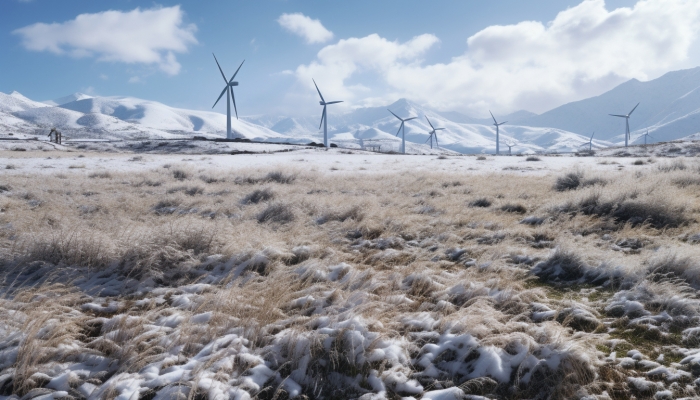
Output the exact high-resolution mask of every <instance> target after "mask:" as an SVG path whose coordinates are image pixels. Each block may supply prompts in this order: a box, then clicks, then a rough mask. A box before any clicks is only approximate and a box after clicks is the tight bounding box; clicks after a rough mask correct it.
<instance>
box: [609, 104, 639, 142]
mask: <svg viewBox="0 0 700 400" xmlns="http://www.w3.org/2000/svg"><path fill="white" fill-rule="evenodd" d="M637 107H639V103H637V105H636V106H634V108H633V109H632V111H630V112H629V114H627V115H619V114H610V116H612V117H620V118H624V119H625V127H626V129H625V147H627V146H629V139H630V115H632V113H633V112H634V110H636V109H637Z"/></svg>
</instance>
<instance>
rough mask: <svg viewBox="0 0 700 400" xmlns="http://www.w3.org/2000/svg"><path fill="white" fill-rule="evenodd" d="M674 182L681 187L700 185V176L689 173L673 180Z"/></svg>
mask: <svg viewBox="0 0 700 400" xmlns="http://www.w3.org/2000/svg"><path fill="white" fill-rule="evenodd" d="M673 184H674V185H676V186H678V187H680V188H687V187H688V186H700V177H698V176H693V175H687V176H683V177H680V178H676V179H674V180H673Z"/></svg>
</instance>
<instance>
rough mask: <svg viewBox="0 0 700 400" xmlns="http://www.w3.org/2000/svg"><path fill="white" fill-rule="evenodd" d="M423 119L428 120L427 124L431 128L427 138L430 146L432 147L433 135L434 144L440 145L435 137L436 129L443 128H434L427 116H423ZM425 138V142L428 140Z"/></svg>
mask: <svg viewBox="0 0 700 400" xmlns="http://www.w3.org/2000/svg"><path fill="white" fill-rule="evenodd" d="M425 119H426V120H428V124H429V125H430V127H431V128H433V130H432V131H430V132H428V140H429V141H430V148H431V149H432V148H433V136H435V146H436V147H440V144H439V143H438V138H437V131H441V130H444V129H445V128H436V127H434V126H433V124H432V123H431V122H430V120H429V119H428V116H427V115H426V116H425ZM428 140H426V142H427V141H428Z"/></svg>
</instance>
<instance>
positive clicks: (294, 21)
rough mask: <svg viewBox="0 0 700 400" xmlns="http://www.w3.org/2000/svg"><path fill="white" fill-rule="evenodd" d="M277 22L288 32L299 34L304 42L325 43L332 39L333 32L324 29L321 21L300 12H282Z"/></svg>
mask: <svg viewBox="0 0 700 400" xmlns="http://www.w3.org/2000/svg"><path fill="white" fill-rule="evenodd" d="M277 23H278V24H280V26H281V27H282V28H284V29H286V30H288V31H289V32H292V33H293V34H295V35H298V36H301V37H303V38H304V39H305V40H306V43H309V44H311V43H325V42H327V41H329V40H331V39H333V32H331V31H329V30H328V29H326V28H325V27H324V26H323V24H321V21H319V20H317V19H311V18H309V17H307V16H306V15H304V14H302V13H294V14H282V15H281V16H280V17H279V18H277Z"/></svg>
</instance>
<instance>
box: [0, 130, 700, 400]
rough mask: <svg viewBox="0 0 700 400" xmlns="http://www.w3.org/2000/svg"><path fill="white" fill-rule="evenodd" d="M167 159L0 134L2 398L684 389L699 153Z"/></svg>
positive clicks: (141, 148) (694, 343)
mask: <svg viewBox="0 0 700 400" xmlns="http://www.w3.org/2000/svg"><path fill="white" fill-rule="evenodd" d="M161 143H166V145H164V146H159V145H158V142H156V141H136V142H116V143H95V142H84V143H79V142H76V143H68V144H66V145H64V146H59V145H52V144H48V143H43V142H37V143H31V142H29V141H27V142H10V141H6V142H5V141H0V146H4V147H3V150H0V263H1V264H0V399H3V400H5V399H13V400H17V399H20V398H27V399H31V398H36V399H49V398H69V397H71V398H75V399H83V398H90V399H93V398H94V399H101V398H115V399H132V398H133V399H138V398H151V399H163V400H164V399H182V400H185V399H188V398H208V399H230V398H233V399H251V398H262V399H272V398H296V399H304V398H307V399H312V398H314V399H334V398H349V399H352V398H360V399H363V400H370V399H396V398H402V399H440V400H445V399H448V400H452V399H455V400H456V399H485V398H516V399H532V398H557V399H559V398H561V399H564V398H566V399H568V398H577V399H584V398H585V399H594V398H595V399H609V398H619V397H621V396H622V395H621V393H622V394H624V395H625V396H627V395H628V394H631V395H634V396H636V397H637V398H653V397H654V396H656V397H657V398H683V397H685V398H697V396H698V395H700V392H698V390H697V387H698V385H700V381H699V380H698V377H697V375H698V370H699V369H698V368H700V349H699V348H698V343H700V342H699V341H698V338H700V331H699V330H698V329H697V326H698V324H700V301H699V300H698V299H697V290H698V289H700V263H698V261H697V260H698V259H700V250H699V248H698V243H700V233H698V232H700V226H699V224H698V222H697V221H698V220H699V219H700V218H698V217H700V215H699V213H700V211H699V210H698V208H697V207H696V206H695V204H696V202H697V195H696V191H697V187H698V185H700V180H698V179H697V171H698V170H700V169H699V168H700V163H698V162H697V161H696V158H695V157H687V156H688V155H693V154H694V153H693V152H692V151H691V149H692V148H693V147H692V146H694V144H693V143H690V142H689V143H686V144H684V145H683V146H680V145H678V144H672V146H676V147H678V148H681V150H679V151H670V150H668V148H665V147H664V148H663V149H662V148H661V147H659V148H657V150H658V151H659V152H661V153H663V154H671V155H676V156H677V155H678V154H681V155H682V156H681V157H676V158H673V159H671V158H666V157H661V156H650V155H649V154H652V153H653V152H654V148H649V149H646V151H647V153H645V154H646V155H645V156H643V157H642V154H637V156H633V155H617V156H616V155H614V154H615V152H619V151H620V150H611V154H610V155H601V152H599V153H598V155H597V156H589V157H577V156H574V155H562V156H537V157H534V158H530V160H529V161H528V157H526V156H520V157H518V156H511V157H509V156H500V157H495V156H485V157H484V156H481V157H477V156H462V155H449V154H451V153H447V152H443V153H439V152H437V151H436V152H435V154H432V155H397V154H378V153H373V152H365V151H360V150H347V149H330V150H325V149H319V148H309V147H306V146H292V145H275V144H260V143H240V142H235V143H233V142H227V143H214V142H196V141H192V142H189V141H181V142H174V141H169V142H161ZM12 146H14V148H15V149H17V148H19V147H17V146H29V148H28V149H27V150H26V151H16V150H11V149H12V148H13V147H12ZM31 146H36V147H31ZM83 146H84V147H83ZM190 146H191V147H190ZM662 146H666V145H662ZM669 146H671V145H669ZM38 147H42V148H38ZM222 149H224V152H227V153H228V154H221V152H222V151H221V150H222ZM659 149H661V150H659ZM633 150H634V149H627V150H622V151H627V152H633ZM208 152H212V154H209V153H208ZM214 153H217V154H214ZM630 154H631V153H630ZM663 396H666V397H663ZM669 396H670V397H669Z"/></svg>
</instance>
